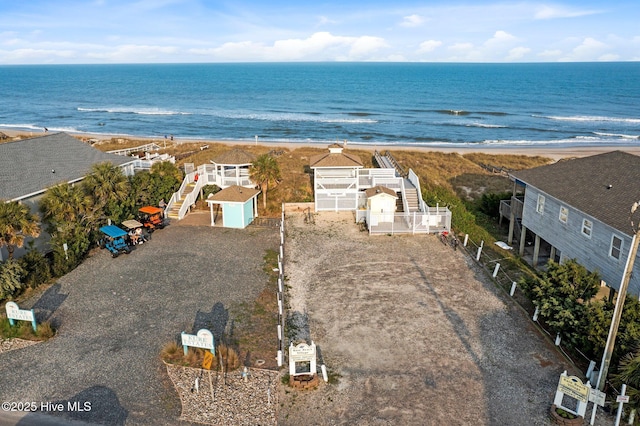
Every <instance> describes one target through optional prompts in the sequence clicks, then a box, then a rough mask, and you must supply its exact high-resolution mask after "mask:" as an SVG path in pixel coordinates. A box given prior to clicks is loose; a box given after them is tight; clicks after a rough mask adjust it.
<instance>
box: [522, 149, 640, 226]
mask: <svg viewBox="0 0 640 426" xmlns="http://www.w3.org/2000/svg"><path fill="white" fill-rule="evenodd" d="M511 175H512V176H513V177H515V178H516V179H518V180H520V181H522V182H524V183H526V184H527V185H531V186H533V187H535V188H538V189H540V190H542V191H543V192H545V193H547V194H549V195H550V196H552V197H554V198H556V199H558V200H560V201H561V202H563V203H566V204H567V205H568V206H571V207H574V208H576V209H578V210H580V211H582V212H584V213H586V214H588V215H589V216H592V217H593V218H595V219H597V220H599V221H601V222H603V223H605V224H607V225H609V226H611V227H613V228H615V229H617V230H619V231H621V232H623V233H625V234H627V235H631V234H632V233H633V230H632V229H631V224H630V221H629V219H630V218H629V212H630V209H631V205H632V204H633V203H634V202H636V201H640V157H639V156H637V155H633V154H629V153H626V152H622V151H612V152H607V153H604V154H599V155H593V156H590V157H583V158H577V159H573V160H567V161H560V162H557V163H554V164H550V165H547V166H541V167H536V168H533V169H528V170H520V171H517V172H513V173H512V174H511ZM637 220H638V219H637V218H636V222H637Z"/></svg>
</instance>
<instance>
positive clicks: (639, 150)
mask: <svg viewBox="0 0 640 426" xmlns="http://www.w3.org/2000/svg"><path fill="white" fill-rule="evenodd" d="M0 131H1V132H2V133H4V134H6V135H7V136H9V137H12V138H13V137H16V136H20V135H21V136H26V137H38V136H44V135H45V134H47V133H42V132H41V133H39V132H25V131H14V130H5V129H0ZM50 133H53V132H50ZM70 134H71V135H72V136H75V137H79V138H83V139H96V140H98V141H109V140H111V139H112V138H122V139H128V140H139V141H148V142H157V143H159V144H161V143H163V142H165V140H164V138H160V137H157V138H151V137H143V136H123V135H108V134H90V133H82V134H79V133H70ZM173 142H174V143H180V144H187V143H196V144H200V145H206V144H222V145H228V146H233V145H245V146H246V145H256V142H254V141H250V140H235V141H234V140H216V139H208V140H204V139H189V138H180V137H175V138H174V140H173ZM337 142H338V143H342V141H337ZM257 145H259V146H265V147H269V148H284V149H290V150H294V149H296V148H301V147H313V148H326V147H327V145H328V144H327V143H312V142H284V141H283V142H278V141H262V140H258V142H257ZM347 148H351V149H358V150H364V151H370V152H372V153H373V152H374V151H375V150H378V151H386V150H389V151H392V152H393V151H414V152H445V153H454V152H455V153H458V154H461V155H463V154H470V153H472V152H481V153H485V154H491V155H526V156H532V157H535V156H540V157H547V158H551V159H553V160H559V159H562V158H571V157H588V156H591V155H596V154H602V153H604V152H610V151H624V152H628V153H631V154H635V155H640V143H639V144H638V145H633V146H632V145H629V146H619V145H616V146H606V145H601V146H593V145H590V146H570V147H568V146H557V147H556V146H549V145H543V146H534V145H527V146H522V147H513V146H486V145H484V146H482V145H470V144H466V145H463V144H461V145H460V146H455V147H454V146H451V147H445V146H413V145H388V144H383V143H381V144H375V143H371V144H361V143H357V144H356V143H354V144H349V143H348V142H347Z"/></svg>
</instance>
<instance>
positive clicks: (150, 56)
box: [87, 44, 179, 62]
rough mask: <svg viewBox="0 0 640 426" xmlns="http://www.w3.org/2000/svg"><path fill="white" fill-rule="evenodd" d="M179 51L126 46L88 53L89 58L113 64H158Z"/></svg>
mask: <svg viewBox="0 0 640 426" xmlns="http://www.w3.org/2000/svg"><path fill="white" fill-rule="evenodd" d="M178 51H179V49H178V48H176V47H173V46H150V45H137V44H125V45H121V46H116V47H115V48H109V49H108V51H106V50H103V52H99V53H96V52H95V51H94V52H92V53H88V54H87V57H88V58H92V59H105V60H108V61H111V62H154V61H155V62H158V61H161V60H162V59H163V58H165V59H166V58H167V57H169V56H171V55H173V54H176V53H178Z"/></svg>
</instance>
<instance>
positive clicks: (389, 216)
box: [309, 143, 451, 234]
mask: <svg viewBox="0 0 640 426" xmlns="http://www.w3.org/2000/svg"><path fill="white" fill-rule="evenodd" d="M374 158H375V159H376V162H377V163H378V165H379V166H380V167H377V168H364V165H363V162H362V160H361V159H360V158H359V157H358V156H357V155H354V154H350V153H346V152H344V145H340V144H337V143H334V144H332V145H329V147H328V152H325V153H322V154H318V155H315V156H313V157H311V158H310V159H309V167H310V169H311V170H312V171H313V192H314V209H315V211H316V212H321V211H336V212H337V211H354V212H355V219H356V221H358V222H362V223H366V225H367V229H368V230H369V232H370V233H372V234H374V233H385V234H387V233H392V234H393V233H437V232H442V231H450V228H451V212H450V211H449V209H447V208H446V207H439V206H436V207H429V206H427V205H426V204H425V202H424V201H423V200H422V196H421V192H420V181H419V179H418V176H417V175H416V174H415V173H414V172H413V171H412V170H409V171H408V172H405V171H404V170H402V169H401V168H400V166H399V165H398V163H397V162H396V161H395V160H394V159H393V156H392V155H391V154H390V153H389V152H387V153H386V154H385V155H382V154H380V153H378V152H376V153H375V155H374Z"/></svg>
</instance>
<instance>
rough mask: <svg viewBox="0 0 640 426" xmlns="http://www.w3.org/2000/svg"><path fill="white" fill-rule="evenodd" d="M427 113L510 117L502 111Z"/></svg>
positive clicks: (443, 110)
mask: <svg viewBox="0 0 640 426" xmlns="http://www.w3.org/2000/svg"><path fill="white" fill-rule="evenodd" d="M413 111H415V112H421V111H420V110H413ZM428 112H436V113H438V114H445V115H471V114H477V115H490V116H494V117H505V116H507V115H511V114H509V113H508V112H502V111H465V110H457V109H436V110H431V111H428Z"/></svg>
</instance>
